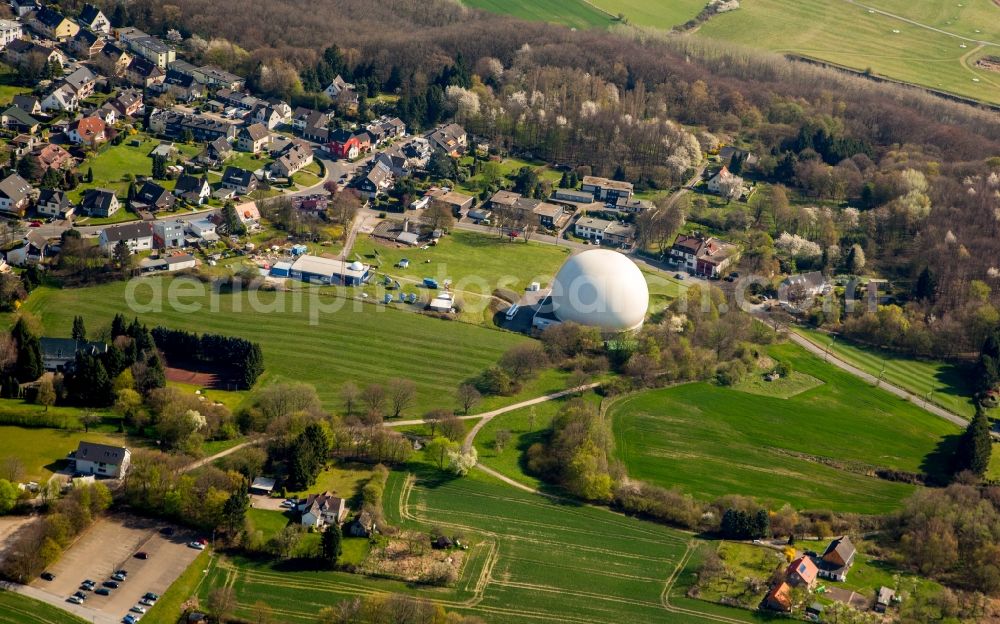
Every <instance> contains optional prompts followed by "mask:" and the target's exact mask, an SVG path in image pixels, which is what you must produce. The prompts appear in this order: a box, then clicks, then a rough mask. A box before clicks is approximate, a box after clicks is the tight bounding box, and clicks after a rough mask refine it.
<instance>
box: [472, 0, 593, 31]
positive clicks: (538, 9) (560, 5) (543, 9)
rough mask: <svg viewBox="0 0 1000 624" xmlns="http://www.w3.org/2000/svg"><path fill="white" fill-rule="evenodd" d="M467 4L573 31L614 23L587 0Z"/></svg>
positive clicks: (498, 0)
mask: <svg viewBox="0 0 1000 624" xmlns="http://www.w3.org/2000/svg"><path fill="white" fill-rule="evenodd" d="M463 4H465V5H466V6H469V7H472V8H475V9H484V10H486V11H491V12H493V13H503V14H505V15H512V16H514V17H517V18H519V19H523V20H529V21H534V22H553V23H556V24H563V25H566V26H570V27H572V28H594V27H597V28H604V27H607V26H609V25H610V24H611V23H612V21H613V20H612V19H611V18H610V17H609V16H608V15H605V14H604V13H601V12H600V11H599V10H597V9H596V8H594V7H593V6H591V5H590V4H588V3H586V2H584V1H583V0H463Z"/></svg>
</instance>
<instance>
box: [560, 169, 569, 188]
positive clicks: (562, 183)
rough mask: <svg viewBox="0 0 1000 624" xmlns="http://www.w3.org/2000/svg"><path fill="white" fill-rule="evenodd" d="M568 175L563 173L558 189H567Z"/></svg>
mask: <svg viewBox="0 0 1000 624" xmlns="http://www.w3.org/2000/svg"><path fill="white" fill-rule="evenodd" d="M569 187H570V186H569V173H567V172H565V171H563V174H562V177H561V178H559V188H569Z"/></svg>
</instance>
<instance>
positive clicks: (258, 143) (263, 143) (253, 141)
mask: <svg viewBox="0 0 1000 624" xmlns="http://www.w3.org/2000/svg"><path fill="white" fill-rule="evenodd" d="M270 140H271V133H270V132H269V131H268V129H267V126H265V125H264V124H261V123H252V124H250V125H249V126H243V127H242V128H240V131H239V133H237V135H236V147H237V148H239V149H240V150H242V151H244V152H250V153H251V154H256V153H257V152H259V151H261V150H263V149H264V148H265V147H267V144H268V142H269V141H270Z"/></svg>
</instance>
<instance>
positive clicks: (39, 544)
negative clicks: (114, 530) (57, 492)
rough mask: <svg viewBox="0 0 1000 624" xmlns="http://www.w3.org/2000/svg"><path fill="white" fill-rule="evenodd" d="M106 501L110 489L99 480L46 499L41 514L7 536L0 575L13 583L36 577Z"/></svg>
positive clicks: (56, 559) (94, 518)
mask: <svg viewBox="0 0 1000 624" xmlns="http://www.w3.org/2000/svg"><path fill="white" fill-rule="evenodd" d="M110 505H111V492H110V491H108V488H107V486H105V485H104V484H102V483H94V484H92V485H80V486H75V487H73V489H72V490H70V492H69V493H68V494H67V495H66V496H64V497H62V498H59V499H57V500H49V501H48V502H47V506H48V513H47V514H46V515H45V516H44V517H42V518H41V519H39V520H35V521H32V522H30V523H29V524H27V525H25V526H24V527H22V528H21V529H19V530H18V531H17V532H16V533H14V535H13V536H11V537H10V538H9V539H8V541H7V544H6V546H7V547H6V548H5V550H4V552H5V556H4V557H3V560H2V561H0V576H2V577H3V578H5V579H8V580H11V581H14V582H16V583H27V582H28V581H30V580H32V579H35V578H37V577H38V575H39V574H40V573H41V572H42V571H43V570H44V569H45V568H46V567H48V566H49V565H51V564H53V563H55V562H56V561H58V560H59V557H60V556H62V552H63V550H64V549H66V548H67V547H69V546H70V544H72V543H73V541H74V540H75V538H76V536H77V535H79V534H80V533H82V532H83V531H85V530H86V529H87V527H89V526H90V525H91V524H92V523H93V522H94V520H96V519H97V518H98V517H99V516H100V515H101V514H102V513H103V512H104V511H105V510H106V509H107V508H108V507H109V506H110Z"/></svg>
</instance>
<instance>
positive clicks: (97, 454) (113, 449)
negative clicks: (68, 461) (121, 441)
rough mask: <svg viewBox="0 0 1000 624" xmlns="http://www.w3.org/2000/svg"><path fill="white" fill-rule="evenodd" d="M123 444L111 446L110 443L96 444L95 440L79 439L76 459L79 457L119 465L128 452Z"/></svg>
mask: <svg viewBox="0 0 1000 624" xmlns="http://www.w3.org/2000/svg"><path fill="white" fill-rule="evenodd" d="M128 452H129V451H128V449H127V448H125V447H124V446H111V445H110V444H98V443H96V442H84V441H82V440H81V441H80V445H79V446H77V447H76V460H77V461H80V460H81V459H83V460H87V461H94V462H104V463H106V464H115V465H120V464H121V463H122V461H124V459H125V455H126V454H127V453H128Z"/></svg>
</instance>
